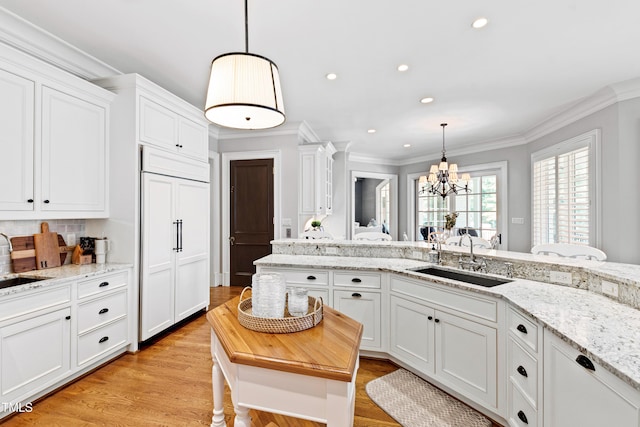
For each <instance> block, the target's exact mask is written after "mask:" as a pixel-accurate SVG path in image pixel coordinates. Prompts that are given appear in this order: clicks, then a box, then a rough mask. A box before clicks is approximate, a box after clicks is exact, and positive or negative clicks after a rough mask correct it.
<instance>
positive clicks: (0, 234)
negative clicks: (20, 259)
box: [0, 233, 13, 253]
mask: <svg viewBox="0 0 640 427" xmlns="http://www.w3.org/2000/svg"><path fill="white" fill-rule="evenodd" d="M0 236H2V237H4V238H5V239H7V243H8V244H9V253H11V252H13V246H11V240H9V236H7V235H6V234H4V233H0Z"/></svg>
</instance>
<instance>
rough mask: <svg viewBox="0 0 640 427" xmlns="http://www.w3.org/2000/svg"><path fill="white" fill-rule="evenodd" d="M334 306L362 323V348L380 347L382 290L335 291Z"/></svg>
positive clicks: (374, 348) (373, 348) (372, 348)
mask: <svg viewBox="0 0 640 427" xmlns="http://www.w3.org/2000/svg"><path fill="white" fill-rule="evenodd" d="M333 308H335V309H336V310H338V311H339V312H341V313H343V314H346V315H347V316H349V317H351V318H352V319H354V320H356V321H358V322H360V323H362V325H363V332H362V342H361V344H360V348H361V349H363V350H379V349H380V345H381V324H380V322H381V318H380V317H381V316H380V312H381V305H380V292H363V291H362V290H360V289H358V290H353V291H346V290H345V291H343V290H340V291H333Z"/></svg>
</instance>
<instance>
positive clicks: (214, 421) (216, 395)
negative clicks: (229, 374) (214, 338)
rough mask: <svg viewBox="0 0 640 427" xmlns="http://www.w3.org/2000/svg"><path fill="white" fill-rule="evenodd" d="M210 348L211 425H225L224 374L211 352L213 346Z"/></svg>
mask: <svg viewBox="0 0 640 427" xmlns="http://www.w3.org/2000/svg"><path fill="white" fill-rule="evenodd" d="M212 344H213V343H212ZM212 347H213V346H212ZM211 350H212V354H211V358H212V360H213V366H212V367H211V384H212V385H213V418H211V427H226V426H227V423H225V421H224V375H223V374H222V369H220V366H219V365H218V361H217V359H216V356H215V355H214V354H213V348H212V349H211Z"/></svg>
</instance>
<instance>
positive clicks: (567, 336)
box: [255, 251, 640, 390]
mask: <svg viewBox="0 0 640 427" xmlns="http://www.w3.org/2000/svg"><path fill="white" fill-rule="evenodd" d="M494 252H496V251H494ZM573 261H574V262H572V263H570V264H582V263H585V262H587V263H588V261H576V260H573ZM255 264H256V265H259V266H273V267H294V268H295V267H297V268H300V267H307V268H308V267H313V268H324V269H350V270H379V271H387V272H392V273H396V274H401V275H404V276H407V277H411V278H414V279H421V280H427V279H428V280H429V281H431V282H436V283H440V284H444V285H447V286H451V287H455V288H459V289H464V290H467V291H472V292H478V293H482V294H485V295H492V296H495V297H498V298H503V299H504V300H506V301H507V302H509V303H510V304H512V305H513V306H514V307H516V308H518V309H520V310H521V311H522V312H524V313H527V314H529V315H530V316H531V317H532V318H533V319H535V320H538V321H539V322H540V323H541V324H542V325H544V326H545V327H546V328H547V329H548V330H550V331H552V332H553V333H555V334H556V335H558V336H559V337H560V338H562V339H563V340H565V341H566V342H567V343H569V344H571V345H572V346H574V347H575V348H577V349H579V350H580V351H581V352H583V353H585V354H586V355H587V356H589V357H591V358H593V360H595V361H597V362H598V363H600V364H601V365H602V366H604V367H605V368H607V369H608V370H610V371H611V372H613V373H614V374H615V375H616V376H618V377H619V378H621V379H623V380H624V381H625V382H627V383H628V384H630V385H631V386H632V387H634V388H636V389H637V390H640V310H638V309H636V308H633V307H630V306H627V305H625V304H620V303H618V302H616V301H614V300H612V299H610V298H607V297H604V296H602V295H599V294H596V293H594V292H591V291H589V290H587V289H582V288H578V287H570V286H561V285H556V284H549V283H542V282H538V281H532V280H527V279H522V278H515V279H514V281H513V282H511V283H507V284H504V285H500V286H496V287H493V288H484V287H481V286H476V285H472V284H467V283H463V282H458V281H454V280H449V279H445V278H439V277H435V276H427V275H424V274H420V273H416V272H414V271H411V270H416V269H420V268H423V267H428V266H430V265H431V264H429V263H427V262H424V261H418V260H413V259H398V258H374V257H353V256H352V257H349V256H313V255H285V254H274V255H269V256H266V257H264V258H261V259H260V260H257V261H256V262H255ZM610 265H613V264H612V263H610ZM618 266H620V264H618ZM600 268H602V270H603V271H602V272H603V274H613V275H614V276H615V277H618V274H619V273H620V272H622V271H623V270H624V269H623V268H620V267H615V266H614V267H610V268H609V270H612V271H613V272H612V271H608V270H607V267H605V266H602V267H600ZM634 271H635V268H630V269H629V274H630V275H632V277H633V274H634Z"/></svg>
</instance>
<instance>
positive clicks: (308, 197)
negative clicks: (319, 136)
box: [299, 151, 318, 215]
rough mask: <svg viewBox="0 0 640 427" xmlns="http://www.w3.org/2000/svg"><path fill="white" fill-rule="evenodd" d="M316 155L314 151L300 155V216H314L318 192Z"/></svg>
mask: <svg viewBox="0 0 640 427" xmlns="http://www.w3.org/2000/svg"><path fill="white" fill-rule="evenodd" d="M316 168H317V166H316V154H315V152H314V151H311V152H309V151H305V152H301V153H300V187H299V188H300V206H299V210H300V214H302V215H314V214H315V213H316V203H317V198H318V194H317V193H318V191H317V189H316Z"/></svg>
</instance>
